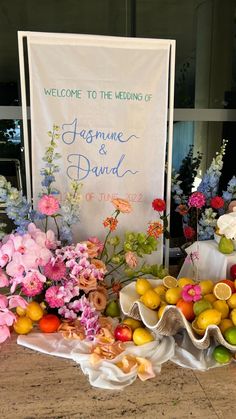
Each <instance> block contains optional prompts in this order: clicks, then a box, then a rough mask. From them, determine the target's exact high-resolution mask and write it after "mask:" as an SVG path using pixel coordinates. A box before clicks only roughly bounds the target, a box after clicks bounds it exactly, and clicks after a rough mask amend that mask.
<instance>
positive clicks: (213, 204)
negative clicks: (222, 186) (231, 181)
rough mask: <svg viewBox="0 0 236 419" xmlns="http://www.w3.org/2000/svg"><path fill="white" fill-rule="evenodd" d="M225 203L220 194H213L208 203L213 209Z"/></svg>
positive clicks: (221, 206)
mask: <svg viewBox="0 0 236 419" xmlns="http://www.w3.org/2000/svg"><path fill="white" fill-rule="evenodd" d="M224 204H225V201H224V200H223V198H221V197H220V196H214V198H211V202H210V205H211V207H212V208H214V209H219V208H223V206H224Z"/></svg>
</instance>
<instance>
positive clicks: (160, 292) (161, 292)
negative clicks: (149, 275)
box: [153, 284, 167, 297]
mask: <svg viewBox="0 0 236 419" xmlns="http://www.w3.org/2000/svg"><path fill="white" fill-rule="evenodd" d="M153 291H155V292H156V293H157V294H158V295H160V297H162V296H163V295H165V293H166V291H167V289H166V287H164V285H161V284H159V285H157V286H156V287H155V288H153Z"/></svg>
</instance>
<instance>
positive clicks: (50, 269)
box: [44, 259, 66, 281]
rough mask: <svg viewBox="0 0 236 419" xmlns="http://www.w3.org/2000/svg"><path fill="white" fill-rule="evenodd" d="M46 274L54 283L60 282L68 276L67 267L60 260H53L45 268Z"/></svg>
mask: <svg viewBox="0 0 236 419" xmlns="http://www.w3.org/2000/svg"><path fill="white" fill-rule="evenodd" d="M44 274H45V275H46V277H47V278H49V279H52V280H53V281H59V280H60V279H62V278H64V277H65V275H66V265H65V264H64V262H63V261H62V260H60V259H58V260H51V261H49V262H48V263H47V264H46V265H45V266H44Z"/></svg>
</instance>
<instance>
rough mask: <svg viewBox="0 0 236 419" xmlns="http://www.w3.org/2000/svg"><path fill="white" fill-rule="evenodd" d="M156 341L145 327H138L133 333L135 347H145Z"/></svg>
mask: <svg viewBox="0 0 236 419" xmlns="http://www.w3.org/2000/svg"><path fill="white" fill-rule="evenodd" d="M153 340H154V337H153V335H152V334H151V332H149V330H147V329H145V328H144V327H138V329H135V331H134V333H133V341H134V343H135V345H138V346H139V345H144V344H145V343H149V342H152V341H153Z"/></svg>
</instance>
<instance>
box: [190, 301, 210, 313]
mask: <svg viewBox="0 0 236 419" xmlns="http://www.w3.org/2000/svg"><path fill="white" fill-rule="evenodd" d="M209 308H212V305H211V303H210V301H207V300H205V299H204V298H203V299H201V300H198V301H196V302H195V303H194V304H193V311H194V314H195V316H198V315H199V314H200V313H201V312H202V311H204V310H207V309H209Z"/></svg>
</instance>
